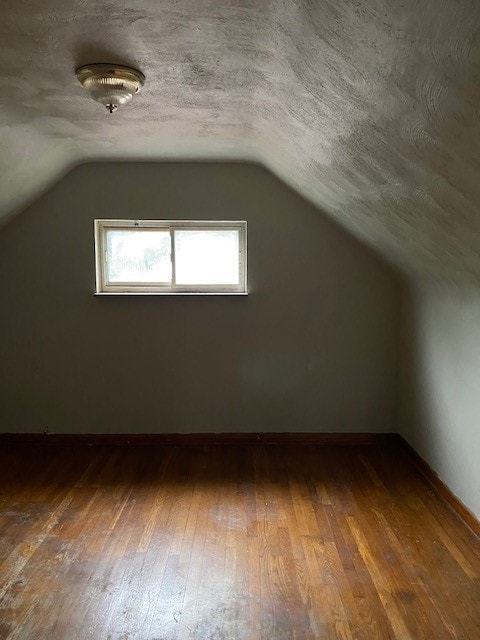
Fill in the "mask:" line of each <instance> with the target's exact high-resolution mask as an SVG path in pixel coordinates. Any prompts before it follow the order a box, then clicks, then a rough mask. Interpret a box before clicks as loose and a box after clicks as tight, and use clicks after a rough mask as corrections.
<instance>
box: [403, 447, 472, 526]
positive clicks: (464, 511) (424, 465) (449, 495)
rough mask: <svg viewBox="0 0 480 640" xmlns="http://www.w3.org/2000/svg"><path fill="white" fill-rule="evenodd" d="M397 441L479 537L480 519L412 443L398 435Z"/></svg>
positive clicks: (429, 483)
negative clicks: (441, 478)
mask: <svg viewBox="0 0 480 640" xmlns="http://www.w3.org/2000/svg"><path fill="white" fill-rule="evenodd" d="M398 438H399V441H400V442H401V443H402V445H403V447H404V448H405V449H407V451H408V453H409V454H410V456H411V457H412V460H413V463H414V465H415V467H416V469H417V470H418V471H419V472H420V473H421V475H422V476H423V478H424V479H425V481H426V482H427V484H428V485H429V487H430V488H431V489H432V490H433V491H434V492H435V493H436V495H437V496H439V497H440V498H441V499H442V500H443V501H444V502H446V503H447V504H448V505H449V506H450V508H451V509H453V511H455V513H456V514H457V515H458V516H459V517H460V518H461V519H462V520H463V521H464V522H465V524H466V525H468V527H470V529H471V530H472V531H473V532H474V533H475V535H477V536H478V537H479V538H480V520H478V518H477V517H476V516H475V514H473V513H472V512H471V511H470V509H469V508H468V507H466V506H465V505H464V504H463V502H462V501H461V500H460V499H459V498H457V496H456V495H455V494H454V493H453V492H452V491H451V489H449V488H448V486H447V485H446V484H445V483H444V482H443V481H442V480H440V478H439V477H438V475H437V474H436V473H435V471H434V470H433V469H432V467H431V466H430V465H429V464H428V462H426V460H424V459H423V458H422V456H421V455H420V454H419V453H417V451H415V449H414V448H413V447H412V445H411V444H410V443H409V442H407V441H406V440H405V438H404V437H403V436H399V437H398Z"/></svg>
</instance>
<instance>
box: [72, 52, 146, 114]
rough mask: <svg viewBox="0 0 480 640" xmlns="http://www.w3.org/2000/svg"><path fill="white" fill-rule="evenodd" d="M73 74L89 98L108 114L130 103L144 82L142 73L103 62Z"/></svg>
mask: <svg viewBox="0 0 480 640" xmlns="http://www.w3.org/2000/svg"><path fill="white" fill-rule="evenodd" d="M75 74H76V76H77V78H78V79H79V81H80V82H81V84H82V86H83V87H85V89H86V90H87V91H88V93H89V94H90V96H91V97H92V98H93V99H94V100H96V101H97V102H100V103H101V104H103V105H104V106H105V107H106V108H107V109H108V111H110V113H113V112H114V111H115V110H116V109H117V108H118V107H120V106H122V105H124V104H128V103H129V102H131V100H132V98H133V96H134V95H135V94H136V93H138V92H139V91H140V89H141V88H142V87H143V84H144V82H145V76H144V75H143V73H140V71H137V70H136V69H132V68H130V67H124V66H122V65H120V64H108V63H103V62H100V63H96V64H86V65H83V66H82V67H78V69H76V70H75Z"/></svg>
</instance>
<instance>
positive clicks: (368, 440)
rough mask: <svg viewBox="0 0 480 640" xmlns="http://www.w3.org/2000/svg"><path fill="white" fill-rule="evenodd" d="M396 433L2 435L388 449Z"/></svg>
mask: <svg viewBox="0 0 480 640" xmlns="http://www.w3.org/2000/svg"><path fill="white" fill-rule="evenodd" d="M397 439H398V435H397V434H396V433H292V432H285V433H135V434H131V433H88V434H86V433H78V434H67V433H51V434H50V433H48V434H39V433H0V444H1V443H4V442H11V443H12V442H17V443H35V444H69V443H70V444H73V443H75V444H88V445H142V444H148V445H174V446H175V445H176V446H188V445H191V446H202V445H229V444H241V445H256V444H263V445H292V446H295V445H343V446H358V445H385V444H387V443H392V442H395V441H396V440H397Z"/></svg>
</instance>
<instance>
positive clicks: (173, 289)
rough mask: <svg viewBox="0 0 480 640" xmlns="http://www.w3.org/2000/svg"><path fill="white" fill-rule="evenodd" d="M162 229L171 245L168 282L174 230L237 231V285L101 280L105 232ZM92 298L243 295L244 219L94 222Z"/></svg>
mask: <svg viewBox="0 0 480 640" xmlns="http://www.w3.org/2000/svg"><path fill="white" fill-rule="evenodd" d="M152 228H153V229H165V230H169V231H170V237H171V242H172V253H171V255H172V282H173V281H174V279H175V258H174V256H175V246H174V241H173V235H174V234H173V232H174V231H175V230H176V229H185V228H188V229H192V230H200V231H201V230H204V229H218V230H222V229H237V230H238V231H239V284H238V285H200V286H199V285H176V284H171V283H170V282H169V283H165V284H145V283H144V282H138V283H136V282H128V283H119V282H115V283H111V282H107V281H106V279H105V271H104V266H105V264H106V260H107V259H108V256H107V243H106V235H107V230H111V229H152ZM94 229H95V273H96V291H95V295H107V296H108V295H199V294H200V295H247V294H248V292H247V223H246V221H244V220H107V219H103V220H95V221H94Z"/></svg>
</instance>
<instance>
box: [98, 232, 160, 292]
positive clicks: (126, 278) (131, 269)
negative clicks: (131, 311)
mask: <svg viewBox="0 0 480 640" xmlns="http://www.w3.org/2000/svg"><path fill="white" fill-rule="evenodd" d="M107 251H108V262H107V277H108V281H109V282H157V283H158V282H160V283H162V282H168V283H170V281H171V279H172V263H171V259H170V252H171V244H170V232H169V231H164V230H158V229H155V230H150V229H149V230H145V229H137V230H131V231H130V230H129V231H124V230H118V229H115V230H111V231H107Z"/></svg>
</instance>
